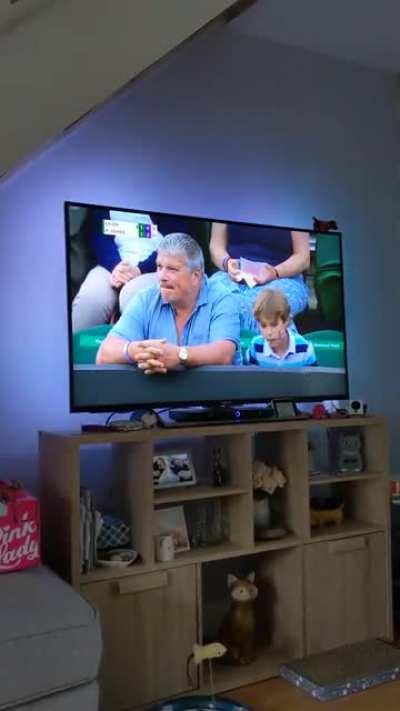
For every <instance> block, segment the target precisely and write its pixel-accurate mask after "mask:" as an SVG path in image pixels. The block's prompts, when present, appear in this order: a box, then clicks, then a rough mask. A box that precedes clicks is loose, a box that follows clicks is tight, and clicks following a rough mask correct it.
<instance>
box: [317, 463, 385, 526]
mask: <svg viewBox="0 0 400 711" xmlns="http://www.w3.org/2000/svg"><path fill="white" fill-rule="evenodd" d="M361 476H362V475H358V476H357V477H354V478H351V479H348V480H347V481H342V480H341V479H340V480H339V481H336V480H335V482H329V484H331V485H332V493H331V492H330V491H329V490H328V486H324V485H323V486H322V492H323V493H322V494H321V492H318V495H319V496H321V498H322V499H324V498H326V497H328V498H330V496H332V497H333V498H336V497H337V498H340V499H342V500H343V521H342V523H340V524H339V523H338V524H326V525H325V526H316V527H313V528H311V520H310V535H311V538H312V539H313V540H315V539H316V538H320V539H321V540H323V539H325V538H330V537H331V536H334V537H338V536H337V532H338V533H339V535H341V533H342V532H343V534H344V535H352V534H354V533H358V532H360V533H363V532H370V531H377V530H378V531H380V530H383V529H384V528H385V527H386V526H387V520H388V501H389V494H388V485H387V481H386V479H384V478H383V477H381V476H372V477H371V476H368V475H364V477H363V478H362V479H361V478H359V477H361ZM327 483H328V482H327ZM309 490H310V499H312V498H317V497H315V494H314V487H310V489H309ZM366 529H368V530H366Z"/></svg>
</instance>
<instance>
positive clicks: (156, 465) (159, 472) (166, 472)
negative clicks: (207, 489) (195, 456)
mask: <svg viewBox="0 0 400 711" xmlns="http://www.w3.org/2000/svg"><path fill="white" fill-rule="evenodd" d="M192 484H196V472H195V469H194V466H193V461H192V457H191V454H190V452H186V451H183V450H174V451H168V452H163V453H162V454H158V455H156V456H154V457H153V486H154V488H155V489H164V488H167V487H170V486H191V485H192Z"/></svg>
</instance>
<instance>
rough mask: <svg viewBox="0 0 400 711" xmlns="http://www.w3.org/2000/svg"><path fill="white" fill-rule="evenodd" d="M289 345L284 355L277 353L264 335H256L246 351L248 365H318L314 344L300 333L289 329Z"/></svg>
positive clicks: (288, 366)
mask: <svg viewBox="0 0 400 711" xmlns="http://www.w3.org/2000/svg"><path fill="white" fill-rule="evenodd" d="M288 333H289V346H288V349H287V351H286V353H284V354H283V355H277V353H274V351H273V350H272V349H271V348H270V346H269V345H268V342H267V341H266V340H265V339H264V337H263V336H261V335H259V336H255V337H254V338H253V340H252V341H251V343H250V346H249V348H248V350H247V353H246V363H247V364H248V365H260V366H261V367H262V368H299V367H304V366H307V365H316V363H317V359H316V357H315V351H314V346H313V344H312V343H310V341H307V340H306V339H305V338H303V336H301V335H300V334H299V333H295V332H294V331H291V330H290V329H289V330H288Z"/></svg>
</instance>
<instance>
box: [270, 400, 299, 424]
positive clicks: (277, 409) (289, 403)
mask: <svg viewBox="0 0 400 711" xmlns="http://www.w3.org/2000/svg"><path fill="white" fill-rule="evenodd" d="M272 404H273V408H274V413H275V417H276V418H278V419H279V420H291V419H292V418H293V417H298V411H297V407H296V403H295V402H293V400H273V403H272Z"/></svg>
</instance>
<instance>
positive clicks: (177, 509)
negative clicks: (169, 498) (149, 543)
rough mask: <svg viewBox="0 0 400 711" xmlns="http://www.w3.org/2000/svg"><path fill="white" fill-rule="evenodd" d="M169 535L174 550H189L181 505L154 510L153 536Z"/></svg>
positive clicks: (179, 551) (178, 551) (177, 551)
mask: <svg viewBox="0 0 400 711" xmlns="http://www.w3.org/2000/svg"><path fill="white" fill-rule="evenodd" d="M165 535H170V536H172V537H173V539H174V545H175V552H176V553H182V552H184V551H190V541H189V535H188V530H187V525H186V519H185V512H184V509H183V506H168V507H167V508H162V509H155V511H154V537H155V539H157V537H159V536H165Z"/></svg>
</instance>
